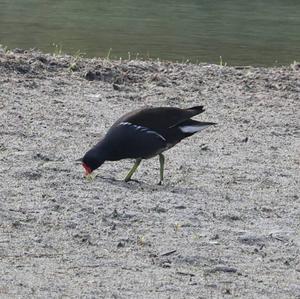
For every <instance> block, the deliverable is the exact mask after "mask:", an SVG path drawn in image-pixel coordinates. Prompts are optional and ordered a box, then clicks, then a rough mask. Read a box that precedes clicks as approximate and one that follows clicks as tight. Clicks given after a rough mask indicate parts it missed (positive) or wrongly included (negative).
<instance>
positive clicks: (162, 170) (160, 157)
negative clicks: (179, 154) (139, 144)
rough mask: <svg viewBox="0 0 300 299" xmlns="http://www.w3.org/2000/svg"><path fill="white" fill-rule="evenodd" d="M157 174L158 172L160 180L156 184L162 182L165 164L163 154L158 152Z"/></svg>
mask: <svg viewBox="0 0 300 299" xmlns="http://www.w3.org/2000/svg"><path fill="white" fill-rule="evenodd" d="M159 164H160V169H159V174H160V181H159V183H158V185H162V184H163V183H164V166H165V156H164V155H163V154H159Z"/></svg>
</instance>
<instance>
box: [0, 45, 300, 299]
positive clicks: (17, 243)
mask: <svg viewBox="0 0 300 299" xmlns="http://www.w3.org/2000/svg"><path fill="white" fill-rule="evenodd" d="M299 69H300V67H299V65H294V66H293V67H285V68H252V67H247V68H239V67H236V68H233V67H222V66H217V65H206V64H202V65H192V64H173V63H162V62H159V61H148V62H144V61H136V60H133V61H108V60H100V59H81V58H79V57H77V58H76V57H68V56H58V57H57V56H56V57H55V56H51V55H46V54H42V53H39V52H36V51H31V52H24V51H21V50H16V51H14V52H6V53H5V52H4V51H3V50H0V99H1V101H0V188H1V189H0V190H1V193H0V297H1V298H78V297H80V298H300V257H299V256H300V198H299V193H300V192H299V148H300V145H299V135H298V136H297V134H299V126H300V125H299V119H300V115H299V113H300V112H299V111H300V97H299V95H300V70H299ZM199 104H203V105H204V106H205V108H206V112H205V113H203V114H202V115H201V116H199V117H198V118H197V119H201V120H205V121H214V122H217V123H218V126H215V127H212V128H209V129H207V130H205V131H203V132H201V133H200V134H198V135H194V136H193V137H191V138H189V139H186V140H185V141H183V142H182V143H180V144H178V145H177V146H176V147H174V148H173V149H171V150H169V151H168V152H166V172H165V185H164V186H158V185H157V182H158V180H159V163H158V159H156V158H154V159H151V160H146V161H143V163H142V164H141V166H140V168H139V170H138V172H137V173H136V174H135V176H134V178H135V179H136V180H137V181H131V182H129V183H125V182H123V181H122V179H123V178H124V177H125V175H126V173H127V171H128V170H129V169H130V167H131V165H132V161H126V160H125V161H120V162H107V163H105V164H104V165H103V166H102V167H101V168H100V169H99V170H97V173H98V176H97V177H96V178H95V180H94V181H92V182H88V181H86V180H85V179H83V169H82V167H81V165H77V164H76V163H75V162H74V160H75V159H77V158H80V157H81V156H82V155H83V154H84V153H85V151H86V150H87V149H89V148H90V146H92V145H93V144H95V143H96V142H97V141H98V140H99V139H100V138H101V136H103V135H104V134H105V132H106V130H107V129H108V128H109V127H110V125H111V124H112V123H113V122H114V121H115V120H116V119H117V118H118V117H119V116H121V115H122V114H123V113H125V112H127V111H131V110H133V109H135V108H139V107H143V106H146V105H151V106H178V107H189V106H193V105H199Z"/></svg>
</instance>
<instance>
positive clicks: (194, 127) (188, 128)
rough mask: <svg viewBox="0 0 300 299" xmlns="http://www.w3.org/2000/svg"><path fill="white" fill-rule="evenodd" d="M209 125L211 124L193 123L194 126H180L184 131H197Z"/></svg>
mask: <svg viewBox="0 0 300 299" xmlns="http://www.w3.org/2000/svg"><path fill="white" fill-rule="evenodd" d="M207 127H209V125H193V126H180V127H179V129H180V130H181V132H183V133H196V132H199V131H201V130H204V129H205V128H207Z"/></svg>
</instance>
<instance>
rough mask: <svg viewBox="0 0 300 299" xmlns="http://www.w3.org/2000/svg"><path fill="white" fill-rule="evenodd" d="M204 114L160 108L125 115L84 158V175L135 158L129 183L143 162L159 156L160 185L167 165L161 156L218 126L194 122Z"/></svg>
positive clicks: (197, 108)
mask: <svg viewBox="0 0 300 299" xmlns="http://www.w3.org/2000/svg"><path fill="white" fill-rule="evenodd" d="M202 112H204V109H203V106H196V107H192V108H188V109H180V108H172V107H157V108H144V109H140V110H136V111H133V112H130V113H128V114H126V115H124V116H122V117H121V118H120V119H118V120H117V121H116V122H115V123H114V124H113V125H112V127H111V128H110V129H109V130H108V132H107V134H106V135H105V137H104V138H103V139H102V140H101V141H100V142H98V143H97V144H96V145H95V146H94V147H93V148H92V149H90V150H89V151H88V152H87V153H86V154H85V155H84V157H83V158H82V160H81V161H82V165H83V167H84V169H85V175H86V176H87V175H89V174H90V173H92V171H93V170H95V169H97V168H98V167H99V166H101V165H102V164H103V163H104V162H105V161H117V160H121V159H136V161H135V164H134V166H133V167H132V169H131V170H130V171H129V173H128V174H127V176H126V178H125V181H126V182H127V181H129V180H130V179H131V177H132V175H133V173H134V172H135V171H136V169H137V168H138V166H139V164H140V163H141V161H142V159H149V158H152V157H154V156H156V155H159V162H160V182H159V184H162V183H163V178H164V162H165V157H164V155H163V154H162V153H163V152H164V151H166V150H168V149H169V148H171V147H173V146H174V145H175V144H177V143H178V142H180V141H181V140H182V139H184V138H186V137H189V136H191V135H193V134H194V133H197V132H199V131H201V130H203V129H205V128H206V127H208V126H210V125H214V124H215V123H212V122H199V121H196V120H193V119H191V118H192V117H193V116H195V115H197V114H200V113H202Z"/></svg>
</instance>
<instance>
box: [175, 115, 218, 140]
mask: <svg viewBox="0 0 300 299" xmlns="http://www.w3.org/2000/svg"><path fill="white" fill-rule="evenodd" d="M212 125H216V123H213V122H202V121H196V120H193V119H189V120H187V121H185V122H183V123H181V124H180V125H179V126H178V128H179V129H180V131H181V132H183V133H184V134H186V135H188V136H190V135H193V134H195V133H197V132H199V131H202V130H204V129H205V128H207V127H209V126H212Z"/></svg>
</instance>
